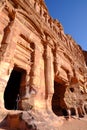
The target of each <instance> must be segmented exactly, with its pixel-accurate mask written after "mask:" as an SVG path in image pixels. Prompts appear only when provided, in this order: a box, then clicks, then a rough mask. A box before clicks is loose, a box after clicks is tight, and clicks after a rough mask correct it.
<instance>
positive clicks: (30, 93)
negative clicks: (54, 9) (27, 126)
mask: <svg viewBox="0 0 87 130" xmlns="http://www.w3.org/2000/svg"><path fill="white" fill-rule="evenodd" d="M84 55H85V57H84ZM86 96H87V52H85V54H84V53H83V51H82V49H81V47H80V46H79V45H77V44H76V42H75V41H74V39H73V38H72V37H71V36H70V35H66V34H65V33H64V30H63V27H62V25H61V23H60V22H59V21H58V20H57V19H53V18H52V17H51V16H50V15H49V12H48V10H47V7H46V5H45V3H44V1H43V0H37V1H36V0H0V107H1V108H3V109H4V108H5V109H7V110H14V109H18V110H24V111H26V110H31V109H33V110H35V111H36V110H37V111H41V110H43V111H47V112H51V113H55V114H56V115H58V116H61V115H64V116H67V115H68V114H70V113H71V115H77V116H83V115H85V114H86V113H87V97H86Z"/></svg>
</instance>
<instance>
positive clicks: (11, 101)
mask: <svg viewBox="0 0 87 130" xmlns="http://www.w3.org/2000/svg"><path fill="white" fill-rule="evenodd" d="M22 71H23V70H21V69H19V68H16V69H13V71H12V72H11V75H10V78H9V80H8V83H7V86H6V88H5V91H4V106H5V108H6V109H8V110H15V109H17V98H18V95H19V90H20V82H21V77H22V73H23V72H22Z"/></svg>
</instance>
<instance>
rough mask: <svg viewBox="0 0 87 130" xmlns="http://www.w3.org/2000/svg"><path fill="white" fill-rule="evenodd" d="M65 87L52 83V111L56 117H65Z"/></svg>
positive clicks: (58, 83) (55, 82)
mask: <svg viewBox="0 0 87 130" xmlns="http://www.w3.org/2000/svg"><path fill="white" fill-rule="evenodd" d="M65 91H66V86H65V85H64V84H62V83H60V82H57V81H54V94H53V98H52V110H53V112H54V113H55V114H56V115H57V116H67V115H68V113H67V107H66V104H65V102H64V94H65Z"/></svg>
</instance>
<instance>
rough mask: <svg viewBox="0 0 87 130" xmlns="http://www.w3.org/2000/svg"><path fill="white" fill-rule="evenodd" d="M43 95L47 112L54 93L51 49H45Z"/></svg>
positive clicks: (47, 47)
mask: <svg viewBox="0 0 87 130" xmlns="http://www.w3.org/2000/svg"><path fill="white" fill-rule="evenodd" d="M44 58H45V59H44V60H45V95H46V100H47V102H46V103H47V110H52V109H51V101H52V96H53V93H54V72H53V60H52V52H51V48H50V47H49V46H48V45H47V46H46V47H45V57H44Z"/></svg>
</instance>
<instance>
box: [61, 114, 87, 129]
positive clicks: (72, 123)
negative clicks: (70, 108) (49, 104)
mask: <svg viewBox="0 0 87 130" xmlns="http://www.w3.org/2000/svg"><path fill="white" fill-rule="evenodd" d="M58 130H87V116H86V117H84V118H80V119H76V118H75V119H74V118H70V119H69V120H65V119H64V123H63V124H62V126H59V128H58Z"/></svg>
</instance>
